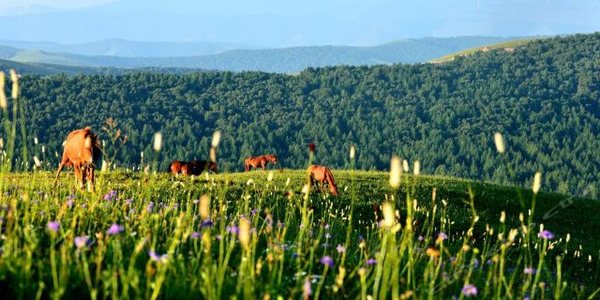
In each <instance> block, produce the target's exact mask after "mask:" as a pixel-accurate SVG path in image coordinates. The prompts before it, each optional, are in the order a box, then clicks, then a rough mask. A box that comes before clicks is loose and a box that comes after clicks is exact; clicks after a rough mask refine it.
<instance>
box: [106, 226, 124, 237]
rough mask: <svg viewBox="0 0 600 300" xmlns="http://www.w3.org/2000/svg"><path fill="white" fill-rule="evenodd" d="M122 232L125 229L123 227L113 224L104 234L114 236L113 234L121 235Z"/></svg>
mask: <svg viewBox="0 0 600 300" xmlns="http://www.w3.org/2000/svg"><path fill="white" fill-rule="evenodd" d="M123 230H125V228H124V227H123V226H121V225H119V224H116V223H115V224H112V225H110V227H109V228H108V230H107V231H106V234H108V235H115V234H119V233H121V232H122V231H123Z"/></svg>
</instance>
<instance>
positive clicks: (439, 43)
mask: <svg viewBox="0 0 600 300" xmlns="http://www.w3.org/2000/svg"><path fill="white" fill-rule="evenodd" d="M514 39H515V38H510V37H454V38H423V39H405V40H400V41H396V42H392V43H387V44H383V45H379V46H373V47H355V46H307V47H292V48H279V49H233V48H235V47H236V45H233V44H215V43H203V42H189V43H187V42H132V41H127V40H104V41H99V42H94V43H86V44H76V45H64V44H57V43H44V42H39V43H38V42H11V41H7V42H1V41H0V59H4V60H7V61H13V62H19V63H23V64H44V65H46V64H51V65H62V66H69V67H80V68H82V69H80V70H81V71H86V72H87V71H91V70H90V69H88V68H124V69H137V68H172V69H173V70H180V69H181V70H183V69H203V70H223V71H255V70H256V71H264V72H277V73H295V72H299V71H301V70H304V69H306V68H309V67H325V66H337V65H376V64H396V63H422V62H427V61H430V60H432V59H435V58H439V57H441V56H444V55H447V54H449V53H454V52H457V51H461V50H465V49H469V48H474V47H480V46H484V45H490V44H496V43H500V42H505V41H509V40H514ZM3 44H4V46H2V45H3ZM35 66H36V67H40V65H35ZM43 67H44V68H46V67H48V66H43ZM73 70H75V69H69V71H73ZM92 72H93V73H94V71H92ZM69 73H70V72H69Z"/></svg>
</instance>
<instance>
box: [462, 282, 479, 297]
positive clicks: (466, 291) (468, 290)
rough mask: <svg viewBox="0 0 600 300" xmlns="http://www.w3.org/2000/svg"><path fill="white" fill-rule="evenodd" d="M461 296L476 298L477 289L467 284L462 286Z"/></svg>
mask: <svg viewBox="0 0 600 300" xmlns="http://www.w3.org/2000/svg"><path fill="white" fill-rule="evenodd" d="M462 294H463V295H465V296H467V297H472V296H477V287H476V286H474V285H472V284H467V285H465V286H463V288H462Z"/></svg>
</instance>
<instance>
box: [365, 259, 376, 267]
mask: <svg viewBox="0 0 600 300" xmlns="http://www.w3.org/2000/svg"><path fill="white" fill-rule="evenodd" d="M376 263H377V260H376V259H374V258H369V259H367V266H372V265H374V264H376Z"/></svg>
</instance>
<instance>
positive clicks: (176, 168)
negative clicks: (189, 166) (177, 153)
mask: <svg viewBox="0 0 600 300" xmlns="http://www.w3.org/2000/svg"><path fill="white" fill-rule="evenodd" d="M185 164H186V162H185V161H179V160H174V161H172V162H171V165H170V166H169V170H171V173H172V174H173V175H177V174H179V173H181V167H182V166H183V165H185Z"/></svg>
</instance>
